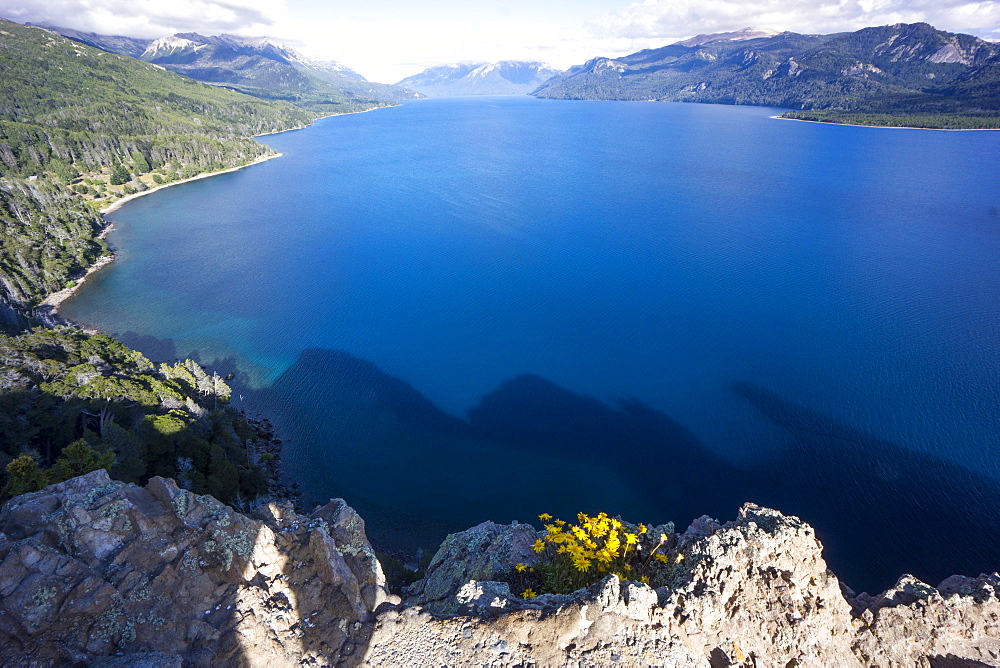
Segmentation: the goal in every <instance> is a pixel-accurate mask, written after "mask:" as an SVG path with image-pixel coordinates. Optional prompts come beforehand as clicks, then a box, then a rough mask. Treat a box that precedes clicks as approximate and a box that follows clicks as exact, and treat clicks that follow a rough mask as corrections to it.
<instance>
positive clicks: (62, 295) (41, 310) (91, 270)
mask: <svg viewBox="0 0 1000 668" xmlns="http://www.w3.org/2000/svg"><path fill="white" fill-rule="evenodd" d="M282 155H284V154H283V153H275V154H274V155H265V156H261V157H260V158H257V159H256V160H253V161H251V162H248V163H246V164H245V165H238V166H236V167H230V168H229V169H223V170H220V171H218V172H205V173H202V174H198V175H196V176H192V177H191V178H189V179H181V180H180V181H173V182H171V183H164V184H161V185H158V186H156V187H155V188H150V189H148V190H143V191H142V192H138V193H133V194H131V195H126V196H125V197H122V198H121V199H118V200H115V201H114V202H112V203H111V204H109V205H108V206H106V207H104V208H103V209H99V210H98V212H99V213H100V214H101V216H102V218H103V216H104V215H106V214H109V213H112V212H114V211H117V210H118V209H119V208H120V207H121V206H122V205H123V204H126V203H127V202H131V201H132V200H134V199H138V198H139V197H144V196H146V195H150V194H152V193H155V192H157V191H159V190H163V189H164V188H170V187H171V186H177V185H180V184H182V183H190V182H191V181H197V180H199V179H207V178H209V177H211V176H218V175H219V174H228V173H230V172H235V171H239V170H241V169H244V168H246V167H252V166H253V165H258V164H260V163H262V162H266V161H268V160H273V159H274V158H280V157H281V156H282ZM105 222H106V223H107V225H106V226H105V227H104V229H103V230H101V233H100V234H98V235H97V238H98V239H104V238H105V237H107V236H108V234H109V233H110V232H111V231H112V230H113V229H115V225H114V223H112V222H111V221H107V220H105ZM116 257H117V254H116V253H115V252H114V251H112V252H111V253H109V254H108V255H102V256H101V257H99V258H97V260H95V261H94V263H93V264H92V265H90V266H89V267H87V270H86V271H85V272H84V274H83V276H81V277H80V278H79V279H77V281H76V283H75V284H73V285H72V286H70V287H68V288H63V289H62V290H60V291H59V292H55V293H53V294H51V295H49V296H48V297H46V298H45V299H44V300H42V303H40V304H39V305H38V306H36V307H35V309H34V315H35V317H36V318H38V319H39V320H40V321H41V322H42V324H44V325H46V326H48V327H55V326H57V325H70V326H73V327H80V329H82V330H83V331H85V332H87V333H88V334H95V333H96V331H95V330H90V329H87V328H86V327H82V326H79V325H76V324H74V323H71V322H70V321H68V320H66V319H65V318H63V317H62V316H60V315H59V307H60V306H61V305H62V303H63V302H64V301H66V300H67V299H69V298H70V297H72V296H73V295H74V294H75V293H76V291H77V290H79V289H80V286H82V285H83V284H84V283H86V281H87V279H88V278H90V276H91V275H93V274H95V273H97V272H98V271H100V270H101V269H104V268H105V267H106V266H108V265H109V264H111V263H112V262H114V260H115V258H116Z"/></svg>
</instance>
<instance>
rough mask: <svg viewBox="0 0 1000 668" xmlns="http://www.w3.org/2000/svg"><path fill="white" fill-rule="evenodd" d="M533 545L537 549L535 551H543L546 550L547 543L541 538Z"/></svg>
mask: <svg viewBox="0 0 1000 668" xmlns="http://www.w3.org/2000/svg"><path fill="white" fill-rule="evenodd" d="M531 547H532V548H533V549H534V550H535V552H542V551H543V550H545V543H544V542H542V539H541V538H539V539H538V540H536V541H535V544H534V545H532V546H531Z"/></svg>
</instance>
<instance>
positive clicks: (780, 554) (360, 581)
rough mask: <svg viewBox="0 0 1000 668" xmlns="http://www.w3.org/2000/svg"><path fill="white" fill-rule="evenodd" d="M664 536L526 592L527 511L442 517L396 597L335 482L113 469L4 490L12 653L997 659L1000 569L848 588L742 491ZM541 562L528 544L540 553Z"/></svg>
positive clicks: (3, 593)
mask: <svg viewBox="0 0 1000 668" xmlns="http://www.w3.org/2000/svg"><path fill="white" fill-rule="evenodd" d="M656 530H657V532H659V531H664V532H667V533H671V534H672V539H671V540H672V541H676V543H675V544H676V546H677V549H678V550H679V551H681V552H683V554H684V555H685V559H684V560H683V564H684V566H683V568H682V569H680V570H679V571H677V574H676V577H675V578H674V579H672V580H671V584H670V585H669V586H663V587H659V588H656V589H653V588H651V587H648V586H646V585H642V584H639V583H635V582H628V581H625V582H623V581H620V580H619V579H618V578H616V577H614V576H609V577H606V578H604V579H603V580H600V581H599V582H596V583H595V584H593V585H592V586H590V587H588V588H584V589H581V590H578V591H576V592H573V593H570V594H561V595H554V594H548V595H542V596H539V597H537V598H532V599H527V600H526V599H522V598H520V597H519V596H517V595H516V594H514V593H512V592H511V583H512V582H513V581H514V580H512V579H511V574H512V573H513V572H514V571H516V569H517V565H518V564H524V563H525V562H529V563H535V562H537V559H538V558H539V556H538V555H537V554H535V553H534V550H533V549H532V547H531V546H532V544H533V542H534V541H535V540H538V538H539V537H540V536H541V534H540V533H539V532H537V531H535V529H534V528H533V527H531V526H530V525H526V524H511V525H497V524H493V523H490V522H487V523H483V524H481V525H479V526H476V527H473V528H471V529H469V530H467V531H463V532H460V533H457V534H453V535H452V536H449V537H448V539H447V540H446V541H445V542H444V544H443V545H442V547H441V549H440V550H439V552H438V554H437V555H435V557H434V559H433V560H432V561H431V565H430V567H429V568H428V571H427V573H426V574H425V576H424V578H423V579H422V580H420V581H418V582H416V583H415V584H414V585H412V586H411V587H409V588H408V589H407V591H406V594H407V599H406V601H405V603H404V602H402V601H401V600H400V598H399V597H397V596H394V595H389V594H388V593H387V592H386V587H385V578H384V577H383V574H382V568H381V566H380V564H379V561H378V559H377V558H376V557H375V553H374V552H373V550H372V547H371V545H370V544H369V542H368V540H367V537H366V534H365V526H364V521H363V520H362V519H361V518H360V517H359V516H358V515H357V513H355V512H354V511H353V510H352V509H351V508H350V507H349V506H348V505H347V504H346V503H344V501H343V500H340V499H336V500H333V501H331V502H330V503H329V504H327V505H325V506H322V507H320V508H318V509H317V510H316V511H315V512H313V513H312V514H311V515H310V516H304V515H302V514H299V513H297V512H296V511H295V510H294V509H293V508H292V507H291V506H290V505H288V504H281V503H271V504H267V505H263V506H260V507H259V508H257V510H256V511H255V512H254V513H253V517H247V516H245V515H243V514H240V513H238V512H236V511H234V510H233V509H232V508H230V507H228V506H225V505H223V504H221V503H219V502H218V501H216V500H215V499H213V498H211V497H208V496H195V495H193V494H191V493H190V492H188V491H186V490H184V489H180V488H178V487H177V485H176V484H175V483H174V482H173V481H171V480H165V479H162V478H154V479H153V480H151V481H150V482H149V484H147V485H146V486H145V487H136V486H134V485H126V484H124V483H120V482H113V481H111V480H110V479H109V478H108V476H107V474H106V473H104V472H103V471H98V472H95V473H90V474H87V475H85V476H81V477H79V478H74V479H72V480H69V481H66V482H63V483H59V484H57V485H52V486H50V487H48V488H46V489H44V490H42V491H40V492H36V493H33V494H26V495H23V496H20V497H17V498H15V499H13V500H12V501H10V502H8V503H7V504H6V505H5V506H4V507H3V509H2V510H0V531H2V535H0V660H2V661H3V663H4V664H5V665H18V664H22V663H24V662H25V661H26V660H27V661H30V662H32V663H34V664H37V665H63V664H68V663H76V662H85V663H93V662H95V661H98V662H99V661H105V662H107V661H112V662H118V663H121V662H125V663H124V664H123V665H157V666H181V665H192V666H215V665H271V666H293V665H302V664H313V663H315V664H319V665H334V664H336V665H393V666H395V665H434V664H439V665H470V664H474V665H485V664H490V665H530V664H535V665H566V664H572V665H580V664H588V665H590V664H594V665H611V664H615V663H622V664H623V665H679V666H727V665H758V666H772V665H773V666H810V665H836V666H900V665H913V666H943V665H963V666H991V665H997V664H998V662H1000V621H998V620H1000V575H997V574H995V573H994V574H992V575H981V576H979V577H978V578H967V577H962V576H952V577H950V578H948V579H947V580H945V581H944V582H942V583H941V584H940V585H938V586H937V587H936V588H935V587H931V586H929V585H927V584H925V583H923V582H920V581H919V580H917V579H916V578H913V577H912V576H908V575H907V576H903V577H901V578H900V579H899V581H898V582H897V584H896V585H895V586H894V587H893V588H891V589H890V590H888V591H886V592H884V593H882V594H880V595H878V596H871V595H869V594H865V593H862V594H857V595H856V594H855V593H854V592H852V591H850V590H849V589H847V588H846V587H843V586H842V585H841V584H840V582H839V581H838V579H837V577H836V576H835V575H834V574H833V573H831V572H830V571H829V570H828V569H827V567H826V563H825V561H824V560H823V557H822V545H821V544H820V543H819V541H818V540H817V539H816V536H815V533H814V531H813V529H812V527H810V526H809V525H808V524H806V523H805V522H803V521H801V520H800V519H798V518H796V517H791V516H786V515H783V514H781V513H780V512H778V511H775V510H770V509H767V508H762V507H760V506H757V505H754V504H746V505H745V506H743V508H742V509H741V510H740V512H739V516H738V518H737V519H736V520H735V521H731V522H727V523H725V524H720V523H719V522H717V521H715V520H712V519H711V518H708V517H702V518H699V519H698V520H696V521H695V522H694V523H693V524H692V526H691V527H689V528H688V530H687V531H685V532H683V533H679V534H675V533H674V532H673V527H672V526H669V525H664V526H663V527H662V528H661V527H656ZM533 560H534V561H533Z"/></svg>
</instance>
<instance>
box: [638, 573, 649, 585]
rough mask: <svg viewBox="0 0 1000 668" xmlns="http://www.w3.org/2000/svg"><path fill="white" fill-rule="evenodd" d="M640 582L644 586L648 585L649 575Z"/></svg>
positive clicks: (644, 576)
mask: <svg viewBox="0 0 1000 668" xmlns="http://www.w3.org/2000/svg"><path fill="white" fill-rule="evenodd" d="M639 582H641V583H642V584H644V585H648V584H649V576H648V575H643V576H642V577H641V578H639Z"/></svg>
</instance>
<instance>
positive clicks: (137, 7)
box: [0, 0, 286, 38]
mask: <svg viewBox="0 0 1000 668" xmlns="http://www.w3.org/2000/svg"><path fill="white" fill-rule="evenodd" d="M285 13H286V10H285V1H284V0H167V1H164V0H98V1H96V2H95V1H94V0H0V16H3V17H4V18H8V19H11V20H13V21H18V22H20V23H27V22H31V23H36V24H42V25H53V26H58V27H61V28H73V29H76V30H84V31H90V32H96V33H101V34H104V35H126V36H128V37H146V38H151V37H162V36H164V35H169V34H172V33H175V32H203V33H207V34H211V35H217V34H219V33H224V32H228V33H242V34H255V33H256V34H260V33H262V32H266V31H267V29H268V27H269V26H271V25H273V24H275V23H276V22H277V21H279V20H281V19H282V18H283V17H284V16H285Z"/></svg>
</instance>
